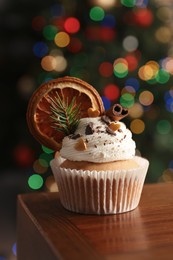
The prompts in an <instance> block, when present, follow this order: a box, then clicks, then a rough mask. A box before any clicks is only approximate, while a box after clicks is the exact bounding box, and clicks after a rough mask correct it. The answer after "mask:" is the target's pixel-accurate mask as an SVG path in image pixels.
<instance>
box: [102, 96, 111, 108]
mask: <svg viewBox="0 0 173 260" xmlns="http://www.w3.org/2000/svg"><path fill="white" fill-rule="evenodd" d="M101 98H102V101H103V104H104V108H105V110H108V109H109V108H110V106H111V101H110V99H109V98H107V97H104V96H102V97H101Z"/></svg>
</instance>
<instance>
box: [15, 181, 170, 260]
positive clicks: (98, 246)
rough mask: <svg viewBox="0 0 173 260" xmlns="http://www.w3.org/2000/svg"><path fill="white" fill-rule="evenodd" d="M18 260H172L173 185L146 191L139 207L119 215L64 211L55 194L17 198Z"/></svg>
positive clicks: (146, 186)
mask: <svg viewBox="0 0 173 260" xmlns="http://www.w3.org/2000/svg"><path fill="white" fill-rule="evenodd" d="M17 226H18V230H17V236H18V237H17V254H18V260H44V259H45V260H57V259H70V260H73V259H74V260H76V259H82V260H84V259H94V260H95V259H116V260H119V259H120V260H121V259H125V260H126V259H127V260H130V259H163V260H167V259H168V260H169V259H173V183H169V184H148V185H145V186H144V189H143V193H142V197H141V201H140V204H139V206H138V207H137V208H136V209H135V210H133V211H131V212H127V213H123V214H117V215H105V216H104V215H103V216H97V215H81V214H77V213H72V212H69V211H67V210H65V209H64V208H63V207H62V206H61V204H60V201H59V197H58V193H39V192H35V193H30V194H23V195H19V196H18V216H17Z"/></svg>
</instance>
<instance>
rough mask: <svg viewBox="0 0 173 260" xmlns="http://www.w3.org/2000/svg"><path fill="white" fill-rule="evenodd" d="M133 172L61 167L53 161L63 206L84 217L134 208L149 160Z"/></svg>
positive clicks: (52, 165)
mask: <svg viewBox="0 0 173 260" xmlns="http://www.w3.org/2000/svg"><path fill="white" fill-rule="evenodd" d="M135 160H136V161H137V162H138V163H139V164H140V165H141V166H140V167H139V168H137V169H134V170H116V171H100V172H97V171H83V170H71V169H65V168H60V167H59V165H58V164H57V163H56V159H55V160H53V161H52V162H51V167H52V171H53V174H54V176H55V179H56V182H57V184H58V188H59V193H60V200H61V203H62V205H63V206H64V207H65V208H66V209H68V210H70V211H73V212H78V213H83V214H116V213H123V212H126V211H130V210H133V209H135V208H136V207H137V206H138V204H139V201H140V197H141V192H142V188H143V184H144V180H145V176H146V173H147V169H148V161H147V160H146V159H143V158H140V157H135Z"/></svg>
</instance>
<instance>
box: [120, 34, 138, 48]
mask: <svg viewBox="0 0 173 260" xmlns="http://www.w3.org/2000/svg"><path fill="white" fill-rule="evenodd" d="M138 45H139V43H138V39H137V38H136V36H133V35H128V36H126V37H125V38H124V40H123V47H124V49H125V50H126V51H128V52H132V51H135V50H136V49H137V48H138Z"/></svg>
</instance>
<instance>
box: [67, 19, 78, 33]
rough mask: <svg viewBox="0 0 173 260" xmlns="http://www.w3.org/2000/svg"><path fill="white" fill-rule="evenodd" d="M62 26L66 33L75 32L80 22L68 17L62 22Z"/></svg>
mask: <svg viewBox="0 0 173 260" xmlns="http://www.w3.org/2000/svg"><path fill="white" fill-rule="evenodd" d="M64 28H65V30H66V31H67V32H68V33H77V32H78V31H79V29H80V22H79V20H78V19H77V18H75V17H68V18H67V19H66V20H65V22H64Z"/></svg>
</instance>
